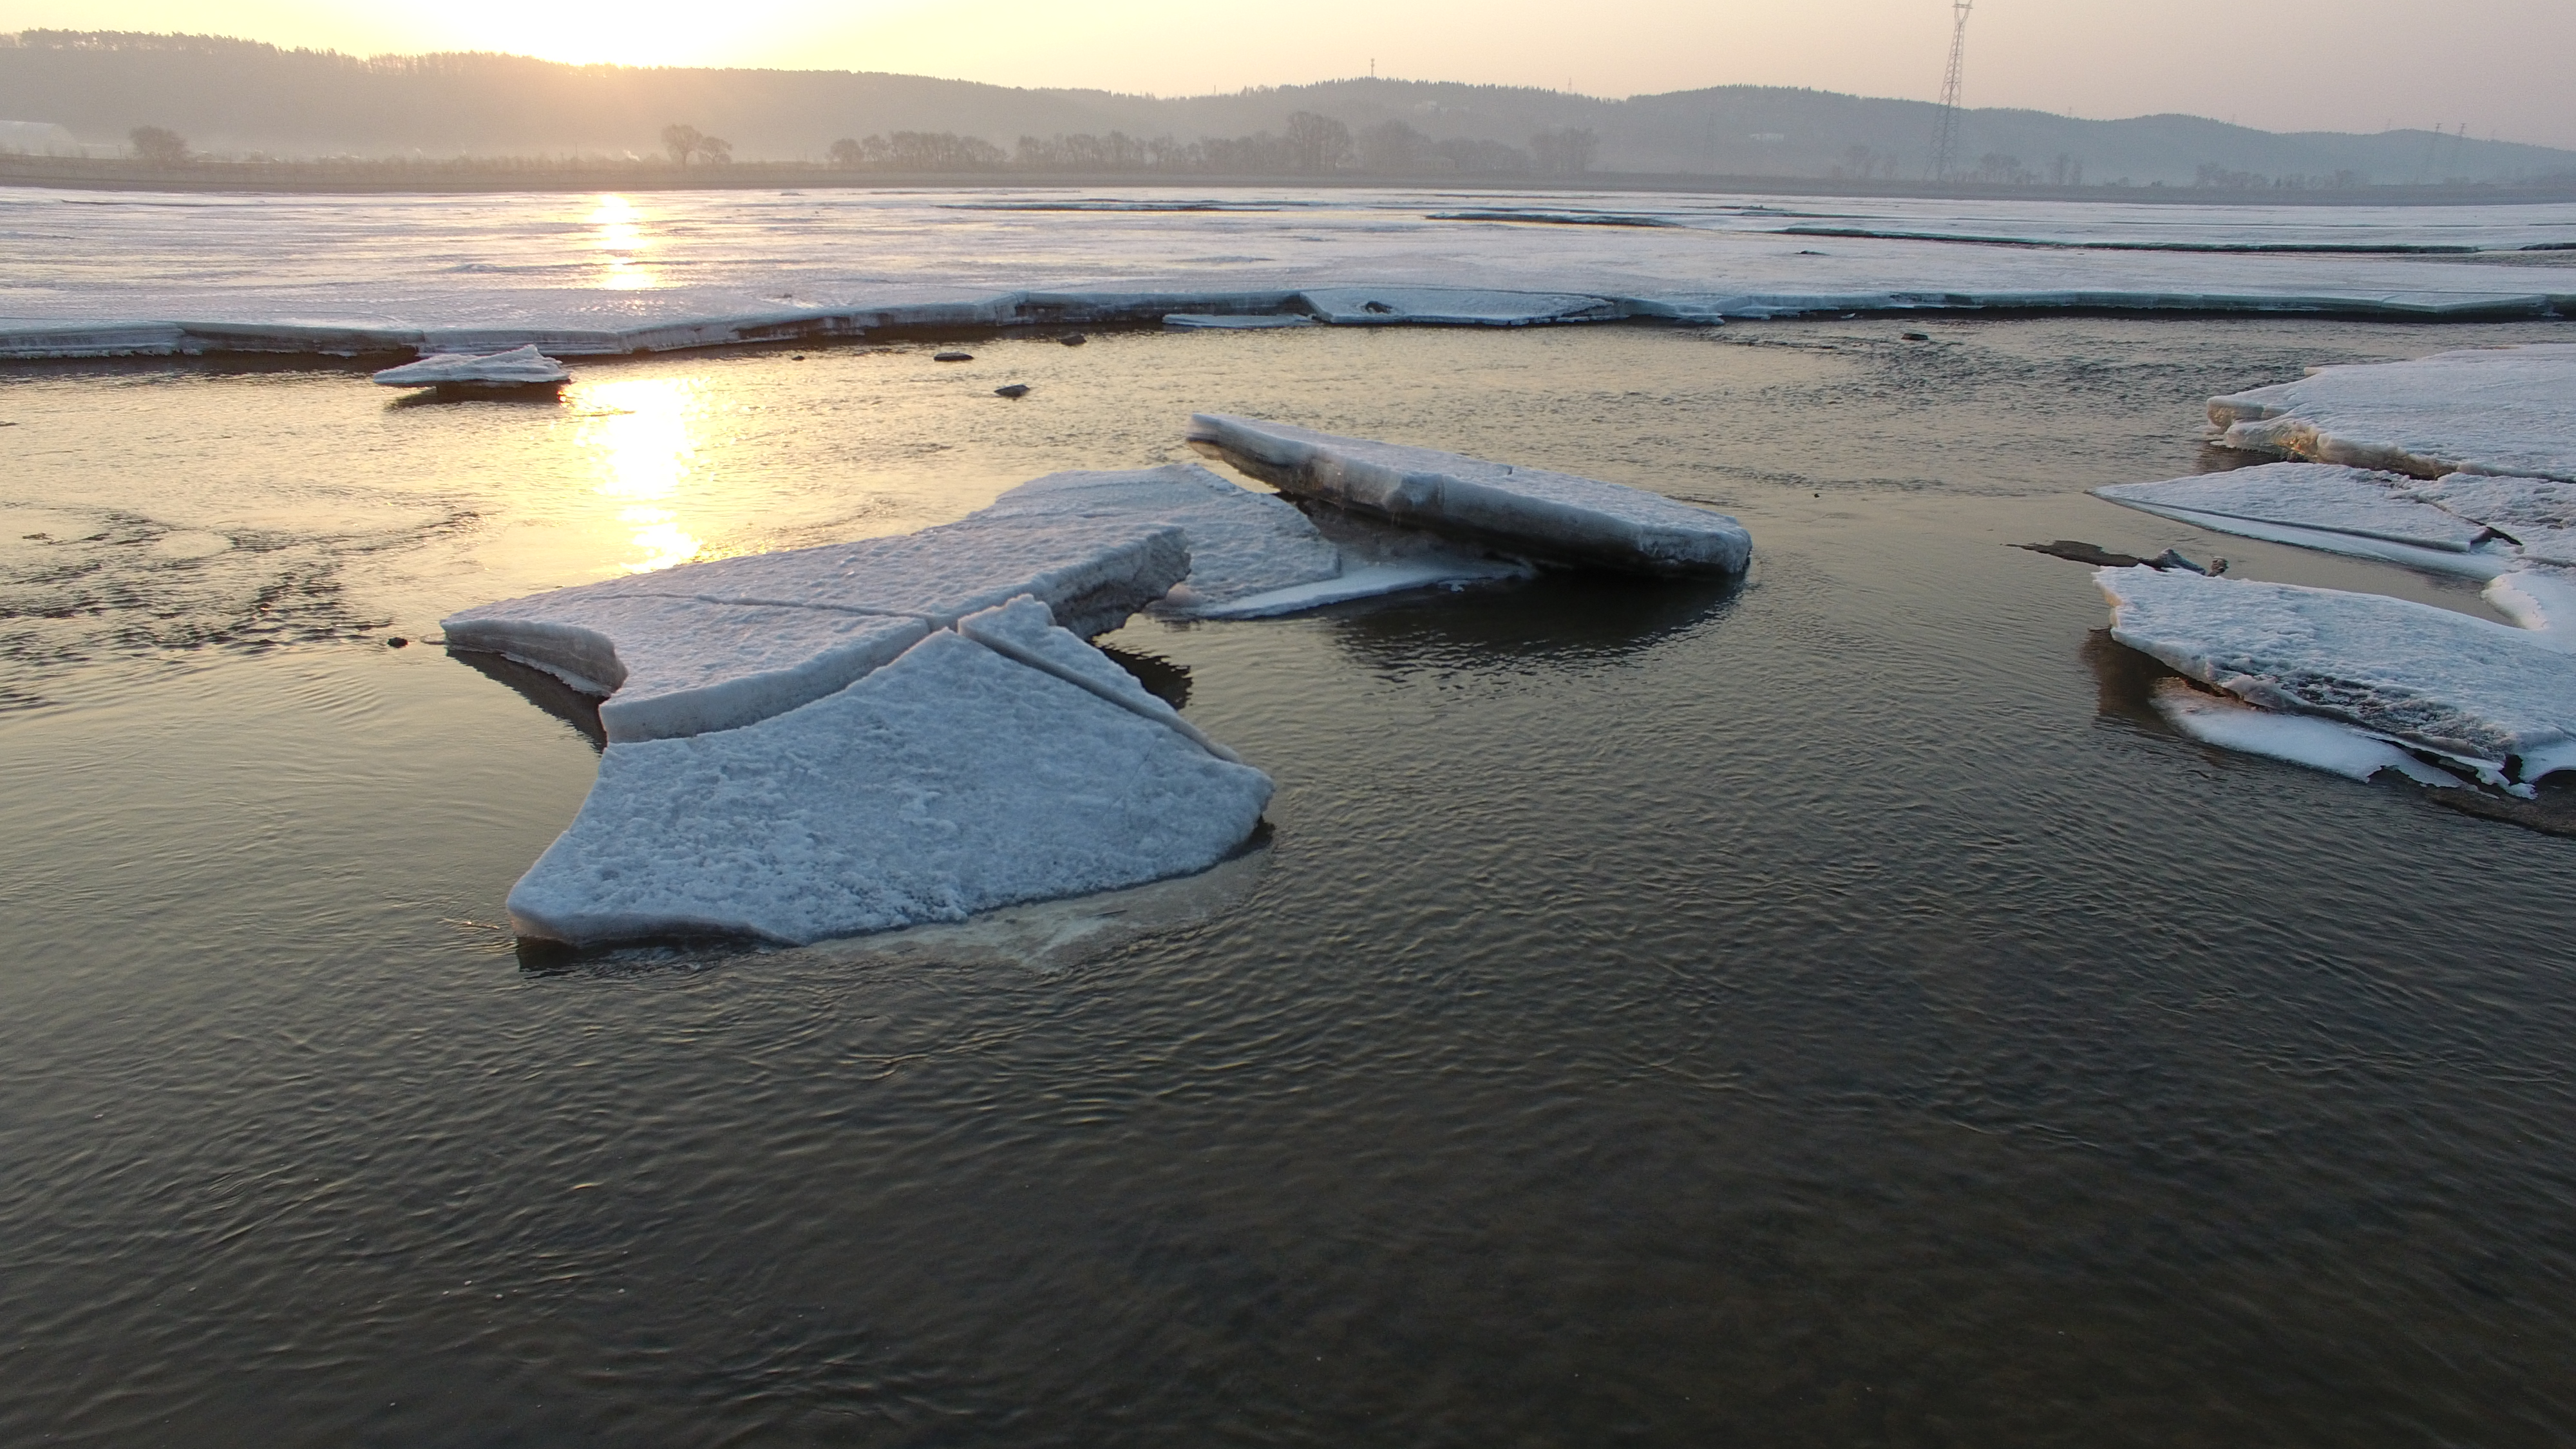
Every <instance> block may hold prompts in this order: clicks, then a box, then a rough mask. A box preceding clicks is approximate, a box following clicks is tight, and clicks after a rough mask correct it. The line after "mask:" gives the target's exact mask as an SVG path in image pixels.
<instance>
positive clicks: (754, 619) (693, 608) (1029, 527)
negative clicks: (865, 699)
mask: <svg viewBox="0 0 2576 1449" xmlns="http://www.w3.org/2000/svg"><path fill="white" fill-rule="evenodd" d="M1189 571H1190V561H1189V550H1188V545H1187V542H1186V539H1185V536H1184V535H1183V533H1182V531H1181V530H1180V529H1177V528H1173V527H1170V526H1168V525H1164V524H1160V523H1155V522H1151V521H1140V520H1128V519H1105V520H1102V519H1086V518H1080V517H1063V516H1053V515H1042V516H1008V515H1005V516H993V517H986V516H981V515H979V516H975V517H969V518H966V519H962V520H960V521H958V522H956V523H951V524H944V525H941V526H940V527H937V528H930V529H925V530H923V531H922V532H919V533H914V534H907V535H904V536H902V537H898V538H875V539H866V540H862V541H860V542H857V543H844V544H830V545H826V546H824V547H821V548H807V549H794V550H789V551H786V552H781V553H769V554H755V555H750V556H747V557H742V558H731V559H721V560H717V561H716V562H713V563H703V564H683V565H680V566H679V567H677V568H671V569H664V570H660V571H658V572H655V573H650V574H639V575H635V576H633V577H630V578H623V579H612V580H608V581H606V582H603V583H596V584H585V585H581V586H578V587H575V588H568V589H558V590H556V591H554V592H552V593H546V594H537V595H533V596H530V597H528V598H523V599H510V600H505V601H503V602H500V603H495V604H484V605H480V606H478V607H475V608H471V609H466V610H463V611H461V612H459V613H457V614H454V615H451V616H450V617H449V618H448V619H446V620H445V621H444V624H443V627H444V629H445V631H446V636H447V640H448V643H449V644H450V645H451V646H454V647H456V648H461V649H480V650H488V651H491V652H494V653H499V654H504V655H507V656H509V657H510V658H513V659H516V660H518V661H520V662H521V663H524V664H529V665H533V666H534V667H536V668H538V669H542V670H545V671H547V672H548V673H551V674H553V675H555V676H557V677H558V678H561V679H563V680H564V681H565V682H566V683H568V684H570V685H572V686H573V687H574V688H575V689H578V690H581V691H583V692H584V693H589V694H604V695H607V696H608V698H607V700H606V702H605V703H603V704H602V705H601V706H600V710H599V717H600V724H601V726H602V727H603V729H605V731H606V732H607V735H608V738H609V739H610V740H611V741H612V742H615V741H632V740H648V739H659V738H664V737H669V736H679V735H693V734H698V733H702V732H705V731H711V730H725V729H732V728H735V727H738V726H741V725H746V724H750V723H753V722H754V721H757V720H761V719H766V718H768V717H770V716H772V715H776V714H781V713H784V712H786V711H788V710H791V709H794V708H796V707H797V706H799V705H802V704H805V703H806V702H808V701H810V700H814V699H818V698H820V697H822V696H823V695H826V694H829V693H831V692H833V691H834V690H837V689H840V688H842V687H843V686H845V685H847V684H849V683H850V682H851V681H853V680H855V679H858V678H861V677H863V676H865V675H866V674H868V673H870V672H871V671H873V670H875V669H877V668H879V667H881V666H882V665H884V664H886V663H887V662H888V661H890V660H892V659H894V658H895V657H896V656H898V655H900V654H902V653H903V652H904V651H905V650H906V649H908V648H910V647H911V646H912V645H913V644H914V643H916V642H918V641H919V640H920V639H921V638H922V637H923V635H924V634H926V633H928V632H929V631H931V630H934V629H943V628H947V627H949V626H950V625H952V624H954V623H955V622H956V621H957V620H958V619H960V618H962V617H964V616H965V615H967V614H969V613H973V612H976V611H978V610H981V609H986V608H990V607H993V606H994V605H996V604H999V603H1002V602H1003V601H1005V600H1008V599H1010V598H1012V597H1014V596H1016V595H1019V594H1030V595H1033V596H1035V597H1036V598H1037V599H1038V600H1039V601H1040V602H1041V603H1043V604H1045V605H1046V606H1047V607H1048V608H1049V609H1050V610H1052V611H1053V613H1054V616H1055V617H1057V618H1059V619H1061V620H1062V621H1063V622H1064V623H1065V625H1066V626H1067V627H1069V628H1071V629H1073V630H1075V631H1076V632H1078V633H1082V634H1086V635H1088V634H1096V633H1100V632H1103V631H1105V630H1107V629H1111V628H1115V627H1116V626H1117V625H1118V624H1120V623H1122V622H1124V621H1125V620H1126V618H1127V617H1128V616H1129V615H1130V614H1132V613H1134V612H1135V611H1137V610H1139V609H1141V608H1143V607H1145V606H1146V605H1147V604H1150V603H1152V602H1153V601H1154V600H1156V599H1158V598H1161V597H1162V596H1163V594H1164V593H1166V592H1167V591H1168V590H1170V588H1171V587H1172V585H1174V584H1176V583H1179V582H1180V581H1181V580H1182V579H1183V578H1184V577H1186V576H1187V575H1188V573H1189Z"/></svg>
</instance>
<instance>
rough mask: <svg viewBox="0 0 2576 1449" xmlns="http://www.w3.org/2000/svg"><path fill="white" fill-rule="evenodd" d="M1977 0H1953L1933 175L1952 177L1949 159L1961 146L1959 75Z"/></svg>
mask: <svg viewBox="0 0 2576 1449" xmlns="http://www.w3.org/2000/svg"><path fill="white" fill-rule="evenodd" d="M1974 3H1975V0H1950V8H1951V10H1952V11H1954V12H1956V14H1957V17H1958V20H1957V23H1956V24H1955V25H1954V26H1953V27H1952V29H1951V31H1950V68H1949V70H1947V71H1945V72H1943V74H1942V76H1941V119H1940V121H1939V122H1938V124H1937V128H1936V129H1935V130H1934V131H1933V133H1932V179H1933V180H1934V181H1947V180H1949V179H1950V160H1951V156H1952V153H1953V152H1955V151H1957V150H1958V147H1959V78H1960V73H1961V72H1963V71H1965V70H1966V69H1967V66H1968V7H1969V6H1970V5H1972V4H1974Z"/></svg>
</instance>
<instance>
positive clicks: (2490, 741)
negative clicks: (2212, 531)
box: [2094, 567, 2576, 781]
mask: <svg viewBox="0 0 2576 1449" xmlns="http://www.w3.org/2000/svg"><path fill="white" fill-rule="evenodd" d="M2094 579H2095V581H2096V582H2097V583H2099V584H2100V585H2101V588H2102V592H2103V593H2104V594H2105V595H2106V596H2107V597H2109V599H2110V600H2111V604H2112V624H2111V637H2113V638H2114V639H2117V640H2119V641H2120V642H2121V643H2123V644H2126V645H2128V646H2129V647H2130V648H2133V649H2137V650H2140V651H2142V652H2144V653H2147V654H2150V655H2153V656H2154V657H2155V658H2157V659H2160V660H2162V661H2164V662H2165V663H2166V664H2168V665H2170V666H2172V667H2173V668H2174V669H2176V670H2178V671H2180V672H2181V673H2183V674H2186V675H2189V676H2190V677H2191V678H2193V679H2197V680H2199V681H2201V682H2202V683H2203V684H2207V685H2211V686H2213V687H2215V688H2218V689H2222V690H2225V691H2226V692H2228V693H2230V694H2233V695H2235V696H2237V697H2239V698H2241V699H2244V700H2246V701H2248V702H2249V703H2252V704H2257V705H2261V706H2263V707H2264V708H2267V709H2277V710H2288V711H2294V712H2298V713H2304V714H2314V715H2321V716H2323V717H2325V718H2327V719H2332V720H2339V721H2341V722H2343V723H2345V724H2349V725H2352V726H2355V727H2357V728H2359V729H2362V730H2366V731H2368V732H2370V733H2372V734H2376V735H2381V736H2384V737H2386V738H2389V739H2392V740H2396V741H2399V742H2401V743H2404V744H2408V745H2412V746H2415V747H2417V748H2420V749H2424V750H2428V751H2433V752H2436V753H2439V754H2443V755H2447V756H2451V757H2453V758H2456V759H2459V760H2461V761H2463V762H2466V763H2469V764H2471V765H2473V766H2476V767H2478V768H2479V769H2481V770H2482V771H2484V772H2486V773H2487V774H2489V775H2490V776H2492V777H2493V778H2495V779H2497V780H2499V781H2529V780H2534V779H2537V778H2539V777H2540V776H2542V775H2545V774H2547V773H2549V772H2551V771H2553V770H2559V769H2564V768H2567V767H2568V766H2570V765H2576V661H2571V660H2570V658H2569V657H2568V656H2567V655H2566V654H2564V653H2561V652H2558V651H2556V650H2553V649H2551V648H2550V647H2549V646H2547V645H2546V644H2543V643H2541V642H2539V641H2537V640H2535V639H2534V638H2532V636H2531V635H2529V634H2527V633H2525V632H2524V631H2522V630H2519V629H2514V628H2511V627H2509V626H2507V625H2503V624H2495V623H2490V622H2488V621H2486V620H2483V619H2472V618H2469V617H2467V616H2466V615H2463V614H2455V613H2452V612H2450V611H2449V610H2447V609H2436V608H2433V607H2431V606H2429V605H2424V604H2416V603H2409V602H2407V601H2405V600H2402V599H2390V598H2383V597H2381V596H2379V595H2376V594H2355V593H2345V592H2343V591H2340V590H2336V589H2314V588H2302V587H2298V586H2295V585H2290V584H2271V583H2258V582H2255V581H2252V580H2247V579H2229V578H2205V577H2202V576H2201V575H2198V574H2189V573H2184V572H2182V571H2180V570H2169V571H2163V572H2159V571H2157V570H2155V569H2149V568H2144V567H2140V568H2127V569H2103V570H2100V571H2099V572H2097V573H2096V574H2095V575H2094Z"/></svg>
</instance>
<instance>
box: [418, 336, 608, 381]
mask: <svg viewBox="0 0 2576 1449" xmlns="http://www.w3.org/2000/svg"><path fill="white" fill-rule="evenodd" d="M571 380H572V374H571V373H569V372H566V371H565V370H564V365H563V364H562V363H560V362H557V361H555V360H554V359H553V358H551V357H548V356H546V355H545V354H544V353H542V352H539V351H538V350H537V349H536V347H535V345H534V344H531V345H529V346H526V347H513V348H511V349H510V350H509V351H507V352H486V353H483V354H480V355H469V354H466V353H461V352H442V353H439V354H437V355H436V356H433V357H424V358H422V359H421V360H420V361H418V362H406V363H404V364H403V365H402V366H400V367H388V368H386V369H385V370H384V371H382V372H379V373H377V374H376V381H378V382H380V383H382V384H384V385H385V386H386V387H547V386H551V385H552V384H555V383H559V382H570V381H571Z"/></svg>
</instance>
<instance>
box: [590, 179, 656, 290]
mask: <svg viewBox="0 0 2576 1449" xmlns="http://www.w3.org/2000/svg"><path fill="white" fill-rule="evenodd" d="M584 220H585V221H587V222H588V223H589V224H590V225H592V226H595V227H597V228H599V230H598V231H597V232H596V233H595V234H594V235H593V236H592V238H591V245H593V246H594V247H597V248H598V249H599V251H600V254H601V255H600V260H601V262H602V263H603V265H604V267H605V270H604V271H603V272H602V273H601V275H600V279H599V285H600V286H601V287H603V288H605V289H607V290H609V291H612V292H640V291H645V290H648V289H650V288H652V287H655V286H658V285H659V284H660V283H659V279H657V278H656V277H655V276H654V275H653V270H652V268H650V267H648V266H646V265H645V264H644V263H643V262H642V261H640V260H638V254H640V253H643V252H647V251H650V250H652V248H653V245H654V240H653V236H652V234H651V233H650V232H649V231H647V230H646V229H645V223H644V221H643V219H642V213H640V212H638V211H636V209H635V204H634V203H633V202H630V201H628V200H627V199H626V198H625V197H623V196H617V195H614V194H611V195H607V196H602V197H601V198H599V205H598V206H597V208H595V209H594V210H593V211H592V212H591V213H590V215H589V216H588V217H586V218H584Z"/></svg>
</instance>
